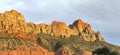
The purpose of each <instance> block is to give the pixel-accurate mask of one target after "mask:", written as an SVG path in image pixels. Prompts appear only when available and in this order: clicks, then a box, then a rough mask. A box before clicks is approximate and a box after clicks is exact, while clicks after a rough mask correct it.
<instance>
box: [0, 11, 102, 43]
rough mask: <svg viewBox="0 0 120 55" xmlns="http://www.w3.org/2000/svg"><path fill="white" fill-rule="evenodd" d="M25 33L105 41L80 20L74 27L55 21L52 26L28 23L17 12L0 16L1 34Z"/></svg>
mask: <svg viewBox="0 0 120 55" xmlns="http://www.w3.org/2000/svg"><path fill="white" fill-rule="evenodd" d="M10 30H11V31H12V33H19V32H20V33H23V34H30V35H35V34H37V33H43V34H50V35H53V36H58V37H61V38H69V37H71V36H79V37H81V38H83V39H84V40H85V41H96V40H99V41H104V39H103V38H102V35H101V34H100V32H99V33H98V32H97V33H96V32H94V31H93V30H92V28H91V26H90V24H88V23H85V22H83V21H82V20H80V19H78V20H76V21H75V22H73V24H72V25H69V26H67V25H66V24H65V23H64V22H58V21H53V22H52V24H51V25H47V24H44V23H42V24H34V23H32V22H29V23H26V22H25V20H24V16H23V15H22V14H21V13H19V12H17V11H16V10H11V11H6V12H5V13H3V14H0V32H3V31H4V32H6V33H11V31H10Z"/></svg>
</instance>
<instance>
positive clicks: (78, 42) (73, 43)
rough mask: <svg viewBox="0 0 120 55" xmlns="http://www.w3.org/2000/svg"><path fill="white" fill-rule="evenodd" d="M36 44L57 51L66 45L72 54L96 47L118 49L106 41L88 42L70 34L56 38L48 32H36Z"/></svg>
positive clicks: (78, 54)
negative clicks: (66, 36) (69, 35)
mask: <svg viewBox="0 0 120 55" xmlns="http://www.w3.org/2000/svg"><path fill="white" fill-rule="evenodd" d="M37 37H38V40H37V42H38V44H39V45H41V46H42V47H44V48H46V49H48V50H49V51H57V50H58V49H59V48H61V47H63V46H66V47H68V48H69V49H70V50H71V51H72V52H74V55H80V54H82V52H83V51H91V52H92V51H95V50H96V49H98V48H103V47H108V48H109V49H110V50H111V51H115V52H117V51H120V47H119V46H115V45H112V44H109V43H107V42H100V41H95V42H88V41H85V40H84V39H81V37H80V36H74V37H73V36H71V37H70V38H68V39H66V38H58V37H55V36H51V35H48V34H38V36H37Z"/></svg>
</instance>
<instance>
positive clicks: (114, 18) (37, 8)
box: [0, 0, 120, 45]
mask: <svg viewBox="0 0 120 55" xmlns="http://www.w3.org/2000/svg"><path fill="white" fill-rule="evenodd" d="M12 9H16V10H18V11H19V12H21V13H22V14H24V16H25V19H26V21H27V22H34V23H37V24H38V23H46V24H50V23H51V22H52V21H53V20H58V21H63V22H66V24H67V25H69V24H71V23H73V22H74V21H75V20H77V19H78V18H81V19H82V20H83V21H85V22H87V23H89V24H91V26H92V29H93V30H94V31H100V32H101V33H102V35H103V37H104V38H105V40H106V41H107V42H109V43H112V44H116V45H120V0H0V13H3V12H4V11H6V10H12Z"/></svg>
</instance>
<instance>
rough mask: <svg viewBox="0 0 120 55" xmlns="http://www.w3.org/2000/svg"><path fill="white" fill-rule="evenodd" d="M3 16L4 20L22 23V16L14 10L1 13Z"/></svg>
mask: <svg viewBox="0 0 120 55" xmlns="http://www.w3.org/2000/svg"><path fill="white" fill-rule="evenodd" d="M3 15H4V18H9V19H12V20H14V19H15V20H22V21H24V16H23V15H22V14H21V13H19V12H18V11H16V10H11V11H6V12H5V13H3Z"/></svg>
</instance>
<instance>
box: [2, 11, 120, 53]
mask: <svg viewBox="0 0 120 55" xmlns="http://www.w3.org/2000/svg"><path fill="white" fill-rule="evenodd" d="M6 34H7V35H6ZM0 41H1V43H0V55H5V54H6V55H10V54H11V55H18V54H20V55H72V54H75V55H79V54H82V55H92V51H94V50H95V49H97V48H101V47H104V46H108V45H109V46H110V47H109V48H111V47H112V48H114V50H116V49H119V47H115V46H112V45H111V44H106V42H105V40H104V38H103V37H102V35H101V33H100V32H99V31H98V32H94V31H93V30H92V27H91V25H90V24H88V23H85V22H83V21H82V20H81V19H78V20H76V21H75V22H73V24H71V25H69V26H67V25H66V24H65V23H64V22H58V21H53V22H52V23H51V24H50V25H47V24H44V23H41V24H34V23H32V22H29V23H27V22H26V21H25V18H24V16H23V14H21V13H19V12H18V11H16V10H11V11H6V12H5V13H0ZM19 43H21V44H19ZM22 45H23V46H22ZM89 45H90V46H92V47H90V46H89ZM10 46H11V47H10ZM41 46H42V47H41ZM44 48H46V49H47V50H46V49H44ZM78 48H79V49H78ZM3 50H4V51H3ZM116 51H118V50H116Z"/></svg>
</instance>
